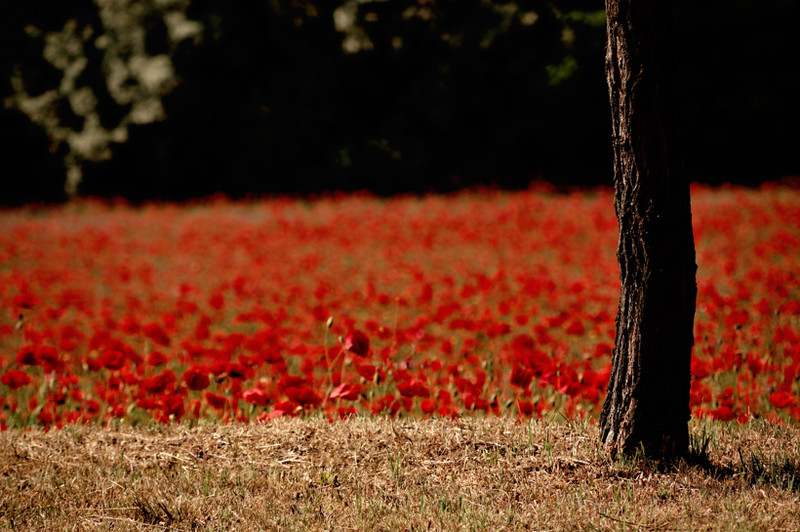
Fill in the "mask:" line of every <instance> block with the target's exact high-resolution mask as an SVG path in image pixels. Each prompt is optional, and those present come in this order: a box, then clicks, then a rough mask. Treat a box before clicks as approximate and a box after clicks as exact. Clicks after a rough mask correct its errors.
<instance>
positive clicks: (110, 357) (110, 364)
mask: <svg viewBox="0 0 800 532" xmlns="http://www.w3.org/2000/svg"><path fill="white" fill-rule="evenodd" d="M101 359H102V361H103V365H104V366H105V367H106V368H107V369H110V370H115V369H120V368H121V367H122V366H124V365H125V354H124V353H121V352H119V351H117V350H116V349H106V350H105V351H103V355H102V357H101Z"/></svg>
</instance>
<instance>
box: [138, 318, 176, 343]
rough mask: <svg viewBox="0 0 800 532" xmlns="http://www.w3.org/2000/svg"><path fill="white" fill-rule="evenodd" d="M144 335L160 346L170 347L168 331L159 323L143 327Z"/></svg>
mask: <svg viewBox="0 0 800 532" xmlns="http://www.w3.org/2000/svg"><path fill="white" fill-rule="evenodd" d="M142 333H144V335H145V336H147V337H148V338H150V339H151V340H152V341H153V342H154V343H156V344H158V345H160V346H163V347H168V346H169V344H170V339H169V336H168V335H167V333H166V331H164V329H163V328H162V327H161V325H159V324H157V323H148V324H147V325H145V326H144V327H142Z"/></svg>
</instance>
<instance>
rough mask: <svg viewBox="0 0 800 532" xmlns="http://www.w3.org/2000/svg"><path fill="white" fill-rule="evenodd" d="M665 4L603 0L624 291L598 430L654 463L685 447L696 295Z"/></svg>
mask: <svg viewBox="0 0 800 532" xmlns="http://www.w3.org/2000/svg"><path fill="white" fill-rule="evenodd" d="M666 4H667V2H648V1H647V0H607V1H606V13H607V17H608V22H607V33H608V43H607V50H606V75H607V80H608V89H609V95H610V100H611V116H612V125H613V144H614V185H615V190H616V192H615V197H614V206H615V208H616V212H617V218H618V221H619V230H620V236H619V247H618V249H617V258H618V259H619V266H620V281H621V293H620V302H619V311H618V313H617V337H616V346H615V348H614V355H613V362H612V370H611V380H610V382H609V386H608V395H607V397H606V400H605V403H604V404H603V410H602V413H601V416H600V429H601V434H602V438H603V441H604V443H605V445H606V448H607V449H608V450H609V451H610V452H611V453H612V455H616V454H618V453H622V454H627V455H631V454H635V453H637V452H639V451H643V452H644V453H645V454H646V455H647V456H648V457H652V458H656V459H668V458H670V457H674V456H676V455H680V454H683V453H684V452H685V451H686V450H687V447H688V424H687V423H688V420H689V416H690V410H689V384H690V369H689V365H690V360H691V352H692V345H693V344H694V335H693V325H694V312H695V300H696V295H697V285H696V281H695V274H696V270H697V266H696V264H695V251H694V236H693V233H692V214H691V206H690V198H689V180H688V177H687V175H686V172H685V170H684V168H683V163H682V160H681V159H680V153H679V149H678V147H677V140H678V138H677V135H678V132H677V130H676V126H677V124H676V120H675V117H676V113H675V105H674V103H673V90H672V87H671V84H672V81H673V79H674V77H673V76H671V72H672V71H673V70H672V66H671V60H670V57H669V49H670V48H669V43H668V38H669V35H668V33H669V20H670V13H669V10H668V8H667V7H666Z"/></svg>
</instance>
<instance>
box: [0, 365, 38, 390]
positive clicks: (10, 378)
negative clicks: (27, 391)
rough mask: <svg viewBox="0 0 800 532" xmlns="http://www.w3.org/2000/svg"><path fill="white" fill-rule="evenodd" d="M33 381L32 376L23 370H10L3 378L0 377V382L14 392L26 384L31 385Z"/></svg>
mask: <svg viewBox="0 0 800 532" xmlns="http://www.w3.org/2000/svg"><path fill="white" fill-rule="evenodd" d="M31 381H33V379H32V378H31V376H30V375H28V373H27V372H25V371H22V370H21V369H10V370H8V371H6V372H5V373H3V376H2V377H0V382H2V383H3V384H5V385H6V386H8V387H9V388H11V389H12V390H19V389H20V388H22V387H23V386H25V385H26V384H29V383H30V382H31Z"/></svg>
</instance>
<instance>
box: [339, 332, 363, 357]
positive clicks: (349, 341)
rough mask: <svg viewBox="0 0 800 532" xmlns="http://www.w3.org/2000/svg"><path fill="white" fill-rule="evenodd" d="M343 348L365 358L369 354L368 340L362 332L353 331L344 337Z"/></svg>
mask: <svg viewBox="0 0 800 532" xmlns="http://www.w3.org/2000/svg"><path fill="white" fill-rule="evenodd" d="M343 346H344V348H345V350H346V351H349V352H351V353H353V354H354V355H358V356H360V357H365V356H367V355H368V354H369V338H368V337H367V335H366V334H364V333H363V332H361V331H359V330H357V329H353V330H352V331H350V332H348V333H347V335H346V336H345V337H344V343H343Z"/></svg>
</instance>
